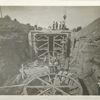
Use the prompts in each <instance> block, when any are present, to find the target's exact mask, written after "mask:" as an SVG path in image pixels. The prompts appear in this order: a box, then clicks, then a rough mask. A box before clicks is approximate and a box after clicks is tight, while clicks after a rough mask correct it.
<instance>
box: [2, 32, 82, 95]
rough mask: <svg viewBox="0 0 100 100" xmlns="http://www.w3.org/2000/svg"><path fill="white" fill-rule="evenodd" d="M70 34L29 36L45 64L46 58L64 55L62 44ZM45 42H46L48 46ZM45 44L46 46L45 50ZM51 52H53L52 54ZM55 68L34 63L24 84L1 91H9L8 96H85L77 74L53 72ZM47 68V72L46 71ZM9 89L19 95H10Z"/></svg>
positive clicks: (36, 34)
mask: <svg viewBox="0 0 100 100" xmlns="http://www.w3.org/2000/svg"><path fill="white" fill-rule="evenodd" d="M69 33H70V32H69V31H68V30H67V31H65V30H64V31H58V30H57V31H55V30H54V31H53V30H51V31H49V32H48V31H31V32H30V33H29V34H30V35H29V36H30V38H31V46H32V53H33V52H34V51H35V50H34V49H36V48H37V49H36V52H37V54H38V57H39V58H42V62H44V58H45V56H47V57H50V56H53V57H54V56H56V54H58V53H59V54H62V55H64V45H62V44H61V42H62V40H63V39H65V38H67V36H68V34H69ZM34 34H35V35H34ZM50 37H51V38H52V39H51V38H50ZM49 38H50V39H51V40H52V43H51V40H49ZM65 40H66V39H65ZM41 42H43V43H42V44H41ZM44 42H46V43H47V44H46V43H44ZM58 42H60V43H58ZM36 44H38V45H36ZM39 44H40V45H39ZM44 44H46V46H45V48H44ZM51 45H52V46H51ZM42 50H45V53H44V52H40V51H42ZM49 52H51V54H50V53H49ZM49 60H50V59H49ZM62 64H63V63H62ZM57 66H58V65H57ZM26 67H27V65H26ZM54 67H55V65H52V66H50V65H49V64H46V65H43V66H41V67H39V66H37V67H36V66H34V63H33V65H32V68H33V69H31V68H30V67H29V68H30V70H31V72H30V71H29V68H28V70H26V72H27V73H28V74H30V75H28V74H27V75H26V76H29V77H27V78H24V79H22V82H21V83H20V84H17V85H16V84H15V85H12V86H3V87H0V89H2V91H4V90H5V91H6V90H7V89H8V92H7V94H21V95H82V94H83V88H82V86H81V84H80V81H79V78H78V76H77V75H76V74H75V73H72V72H69V71H65V70H59V71H58V72H55V71H54V70H53V71H52V72H51V68H53V69H54ZM45 68H46V70H44V69H45ZM48 68H49V69H48ZM37 69H38V72H37ZM48 70H50V71H48ZM23 71H25V70H23ZM46 72H47V73H46ZM31 73H32V74H31ZM15 81H16V78H15ZM15 83H16V82H15ZM9 89H15V91H16V92H17V93H14V92H15V91H12V92H13V93H12V92H11V91H10V92H11V93H10V92H9ZM17 89H18V91H17ZM20 89H21V90H20ZM30 91H31V92H30Z"/></svg>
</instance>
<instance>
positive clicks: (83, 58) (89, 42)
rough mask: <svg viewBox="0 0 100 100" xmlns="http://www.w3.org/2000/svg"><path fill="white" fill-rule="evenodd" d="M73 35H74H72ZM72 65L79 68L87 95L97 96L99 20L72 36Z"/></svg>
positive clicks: (99, 72)
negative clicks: (73, 44) (73, 41)
mask: <svg viewBox="0 0 100 100" xmlns="http://www.w3.org/2000/svg"><path fill="white" fill-rule="evenodd" d="M73 34H74V33H73ZM74 37H75V38H76V40H77V41H76V45H75V48H74V50H73V56H74V64H75V66H77V67H78V68H79V72H78V74H79V76H80V78H81V79H83V81H84V83H85V85H86V87H87V89H88V91H89V94H93V95H94V94H98V88H97V82H98V78H99V77H100V18H98V19H96V20H95V21H94V22H92V23H90V24H89V25H88V26H86V27H85V28H83V29H82V30H81V31H80V32H78V33H76V35H75V36H74Z"/></svg>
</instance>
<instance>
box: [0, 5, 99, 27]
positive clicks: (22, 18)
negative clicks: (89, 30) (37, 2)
mask: <svg viewBox="0 0 100 100" xmlns="http://www.w3.org/2000/svg"><path fill="white" fill-rule="evenodd" d="M1 9H2V14H3V16H5V15H9V16H10V17H11V18H12V19H14V18H16V19H17V20H18V21H19V22H21V23H24V24H27V23H30V24H31V25H35V24H37V25H38V26H42V27H48V26H49V25H52V22H53V21H54V20H55V21H58V22H60V21H62V20H63V15H64V14H66V15H67V19H66V25H67V27H68V28H70V29H72V28H75V27H77V26H82V27H85V26H87V25H88V24H89V23H91V22H92V21H94V20H95V19H97V18H98V17H100V7H99V6H97V7H95V6H2V7H1Z"/></svg>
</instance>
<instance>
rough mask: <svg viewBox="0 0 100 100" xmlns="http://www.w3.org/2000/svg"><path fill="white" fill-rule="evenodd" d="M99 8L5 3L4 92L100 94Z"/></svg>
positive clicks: (0, 77)
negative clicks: (8, 4) (9, 4)
mask: <svg viewBox="0 0 100 100" xmlns="http://www.w3.org/2000/svg"><path fill="white" fill-rule="evenodd" d="M99 11H100V7H92V6H91V7H89V6H88V7H85V6H83V7H77V6H76V7H71V6H69V7H67V6H30V7H29V6H1V7H0V95H100V46H99V45H100V28H99V27H100V14H99Z"/></svg>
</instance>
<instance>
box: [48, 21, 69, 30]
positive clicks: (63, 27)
mask: <svg viewBox="0 0 100 100" xmlns="http://www.w3.org/2000/svg"><path fill="white" fill-rule="evenodd" d="M49 28H50V29H52V30H67V29H68V28H67V27H66V24H65V22H64V21H60V22H58V21H53V25H52V26H49Z"/></svg>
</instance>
